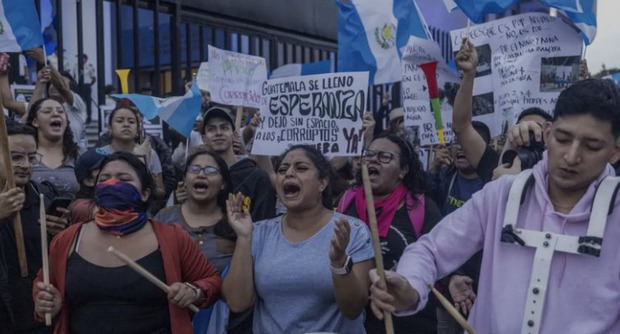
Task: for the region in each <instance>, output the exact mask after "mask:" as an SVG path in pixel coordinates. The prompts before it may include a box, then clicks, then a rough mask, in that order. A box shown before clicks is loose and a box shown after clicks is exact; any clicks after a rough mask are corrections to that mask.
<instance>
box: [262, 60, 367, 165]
mask: <svg viewBox="0 0 620 334" xmlns="http://www.w3.org/2000/svg"><path fill="white" fill-rule="evenodd" d="M367 88H368V72H348V73H347V72H343V73H329V74H318V75H307V76H300V77H287V78H279V79H273V80H269V81H265V82H264V83H263V84H262V90H261V92H262V94H263V96H264V97H265V101H266V104H265V105H264V106H263V107H262V108H261V110H260V112H261V125H260V127H259V129H258V132H257V133H256V136H255V138H254V145H253V146H252V153H253V154H257V155H278V154H280V153H282V152H284V151H285V150H286V149H287V148H288V147H289V146H290V145H295V144H309V145H313V146H315V147H316V148H317V149H319V151H321V152H323V153H324V154H327V155H332V156H354V155H360V154H361V152H362V139H363V135H362V117H363V114H364V111H366V98H367V93H366V89H367Z"/></svg>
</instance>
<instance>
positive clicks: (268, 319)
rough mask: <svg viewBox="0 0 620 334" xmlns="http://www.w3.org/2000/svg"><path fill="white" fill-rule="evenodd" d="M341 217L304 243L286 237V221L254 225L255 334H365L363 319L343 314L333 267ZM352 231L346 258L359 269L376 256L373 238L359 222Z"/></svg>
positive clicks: (272, 220)
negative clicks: (331, 259) (332, 248)
mask: <svg viewBox="0 0 620 334" xmlns="http://www.w3.org/2000/svg"><path fill="white" fill-rule="evenodd" d="M341 216H343V215H342V214H340V213H334V216H333V217H332V219H331V220H330V221H329V223H327V224H326V225H325V226H324V227H323V228H322V229H321V230H320V231H319V232H317V233H316V234H315V235H313V236H312V237H310V238H308V239H306V240H304V241H301V242H290V241H289V240H287V239H286V238H285V237H284V235H283V234H282V230H281V221H282V216H279V217H276V218H273V219H268V220H263V221H260V222H258V223H256V224H255V225H254V230H253V232H252V257H253V260H254V284H255V287H256V294H257V301H256V304H255V305H254V324H253V332H254V333H270V334H277V333H286V334H297V333H309V332H321V331H323V332H334V333H341V334H363V333H365V332H366V331H365V330H364V316H365V315H364V313H362V314H361V315H360V316H359V317H358V318H357V319H355V320H350V319H348V318H346V317H345V316H344V315H343V314H342V313H341V312H340V309H339V308H338V304H337V303H336V296H335V294H334V286H333V282H332V273H331V270H330V262H329V248H330V243H331V239H332V237H333V235H334V227H335V223H336V221H337V220H338V219H339V217H341ZM345 217H347V220H348V221H349V223H350V225H351V235H350V238H349V240H350V241H349V245H348V246H347V250H346V252H347V254H348V255H349V256H351V258H352V259H353V262H354V263H358V262H362V261H366V260H369V259H371V258H372V257H373V256H374V252H373V248H372V241H371V237H370V232H369V231H368V228H367V227H366V225H365V224H364V223H363V222H362V221H361V220H359V219H356V218H353V217H349V216H345Z"/></svg>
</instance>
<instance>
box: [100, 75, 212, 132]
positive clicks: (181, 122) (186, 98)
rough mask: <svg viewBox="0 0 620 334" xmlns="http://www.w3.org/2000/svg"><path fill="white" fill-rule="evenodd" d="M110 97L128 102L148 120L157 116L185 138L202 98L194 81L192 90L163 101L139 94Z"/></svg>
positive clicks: (192, 125) (192, 124)
mask: <svg viewBox="0 0 620 334" xmlns="http://www.w3.org/2000/svg"><path fill="white" fill-rule="evenodd" d="M112 96H113V97H115V98H118V99H128V100H130V101H131V102H133V104H135V105H136V107H138V110H140V113H142V115H144V117H145V118H146V119H148V120H151V119H153V118H155V117H157V116H159V118H160V119H161V120H162V121H164V122H166V123H168V125H170V126H171V127H172V128H174V129H175V130H176V131H177V132H179V133H180V134H182V135H184V136H185V137H189V136H190V134H191V132H192V128H193V127H194V123H196V117H198V114H199V113H200V106H201V104H202V96H201V95H200V90H199V89H198V85H197V84H196V82H195V81H194V83H193V84H192V88H191V89H190V90H188V91H187V93H185V95H183V96H173V97H169V98H165V99H162V98H159V97H154V96H148V95H141V94H115V95H112Z"/></svg>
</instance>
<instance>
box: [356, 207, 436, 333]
mask: <svg viewBox="0 0 620 334" xmlns="http://www.w3.org/2000/svg"><path fill="white" fill-rule="evenodd" d="M345 214H347V215H349V216H353V217H357V210H356V208H355V202H352V203H351V205H350V206H349V208H348V209H347V210H346V211H345ZM440 220H441V213H440V212H439V208H438V207H437V205H436V204H435V202H434V201H433V200H432V199H431V198H429V197H426V199H425V206H424V224H423V225H422V231H421V232H422V234H426V233H428V232H430V231H431V230H432V229H433V227H435V225H436V224H437V223H438V222H439V221H440ZM417 239H418V238H417V237H416V235H415V232H414V230H413V225H412V224H411V221H410V220H409V213H408V212H407V208H406V205H403V206H401V207H400V208H399V209H398V210H396V213H395V214H394V219H393V220H392V224H391V225H390V228H389V230H388V234H387V235H386V236H385V237H384V238H380V239H379V241H380V243H381V254H382V255H383V264H384V266H385V269H386V270H395V269H396V264H397V263H398V260H399V259H400V257H401V255H402V254H403V252H404V250H405V248H406V247H407V245H409V244H411V243H413V242H415V241H416V240H417ZM436 306H437V301H436V300H435V299H434V298H429V301H428V303H427V304H426V307H425V308H424V309H423V310H422V311H420V312H418V313H416V314H415V315H412V316H407V317H394V318H393V320H394V333H397V334H398V333H402V334H405V333H407V334H409V333H415V334H436V333H437V319H436V315H435V308H436ZM364 326H365V327H366V332H367V333H373V334H375V333H377V334H383V333H385V324H384V323H383V320H379V319H377V318H376V317H375V316H374V314H373V313H372V311H371V310H370V308H367V310H366V322H365V323H364ZM414 330H415V331H414Z"/></svg>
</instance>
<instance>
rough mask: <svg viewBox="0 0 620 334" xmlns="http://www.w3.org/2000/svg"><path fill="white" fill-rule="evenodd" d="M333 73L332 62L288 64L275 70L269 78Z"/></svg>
mask: <svg viewBox="0 0 620 334" xmlns="http://www.w3.org/2000/svg"><path fill="white" fill-rule="evenodd" d="M333 71H334V69H333V68H332V62H331V60H323V61H317V62H314V63H306V64H286V65H282V66H280V67H278V68H276V69H275V70H273V71H272V72H271V75H270V76H269V79H276V78H284V77H298V76H300V75H312V74H323V73H331V72H333Z"/></svg>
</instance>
